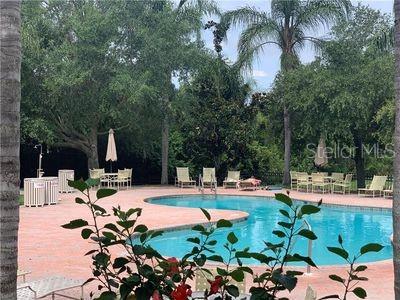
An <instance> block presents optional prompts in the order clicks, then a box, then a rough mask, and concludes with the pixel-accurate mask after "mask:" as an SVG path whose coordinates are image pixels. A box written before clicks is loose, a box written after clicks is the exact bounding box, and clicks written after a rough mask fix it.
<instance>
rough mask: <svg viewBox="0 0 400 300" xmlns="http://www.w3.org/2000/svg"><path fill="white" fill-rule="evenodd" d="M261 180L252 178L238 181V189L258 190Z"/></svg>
mask: <svg viewBox="0 0 400 300" xmlns="http://www.w3.org/2000/svg"><path fill="white" fill-rule="evenodd" d="M260 185H261V180H259V179H256V178H254V177H252V178H247V179H245V180H240V181H239V189H241V190H252V191H256V190H258V189H260Z"/></svg>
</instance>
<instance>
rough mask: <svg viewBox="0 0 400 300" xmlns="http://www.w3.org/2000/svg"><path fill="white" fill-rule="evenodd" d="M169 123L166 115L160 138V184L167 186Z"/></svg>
mask: <svg viewBox="0 0 400 300" xmlns="http://www.w3.org/2000/svg"><path fill="white" fill-rule="evenodd" d="M168 150H169V122H168V116H167V114H166V115H165V116H164V119H163V123H162V137H161V184H168V155H169V154H168V152H169V151H168Z"/></svg>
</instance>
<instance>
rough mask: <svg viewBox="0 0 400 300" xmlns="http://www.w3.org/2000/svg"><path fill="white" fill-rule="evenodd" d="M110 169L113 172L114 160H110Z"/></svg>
mask: <svg viewBox="0 0 400 300" xmlns="http://www.w3.org/2000/svg"><path fill="white" fill-rule="evenodd" d="M110 170H111V172H110V173H112V160H110Z"/></svg>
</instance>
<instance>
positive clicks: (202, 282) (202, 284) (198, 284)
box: [191, 269, 250, 299]
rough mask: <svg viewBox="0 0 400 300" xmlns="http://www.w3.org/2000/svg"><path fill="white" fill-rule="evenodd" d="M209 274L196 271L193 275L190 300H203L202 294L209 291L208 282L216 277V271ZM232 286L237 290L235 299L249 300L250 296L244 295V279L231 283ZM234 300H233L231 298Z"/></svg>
mask: <svg viewBox="0 0 400 300" xmlns="http://www.w3.org/2000/svg"><path fill="white" fill-rule="evenodd" d="M210 271H211V274H209V273H207V272H205V271H201V270H197V271H196V273H195V291H194V292H193V293H192V296H191V297H192V299H205V298H204V292H205V291H209V290H210V283H209V282H208V280H210V281H213V280H214V278H215V276H217V275H218V274H217V271H216V270H214V269H212V270H210ZM232 284H234V285H236V286H237V287H238V289H239V293H240V295H239V297H237V298H236V299H250V295H249V294H246V277H245V278H244V279H243V281H242V282H237V281H233V282H232ZM233 299H235V298H233Z"/></svg>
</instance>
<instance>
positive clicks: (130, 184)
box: [124, 168, 132, 187]
mask: <svg viewBox="0 0 400 300" xmlns="http://www.w3.org/2000/svg"><path fill="white" fill-rule="evenodd" d="M124 170H125V171H126V175H127V176H128V180H127V181H128V186H129V187H132V168H130V169H127V168H125V169H124Z"/></svg>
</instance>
